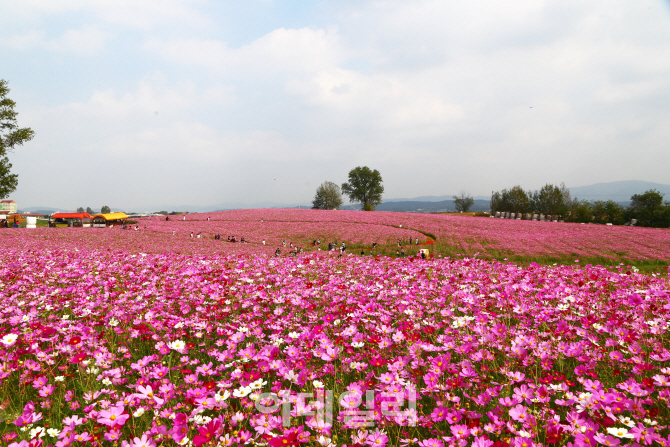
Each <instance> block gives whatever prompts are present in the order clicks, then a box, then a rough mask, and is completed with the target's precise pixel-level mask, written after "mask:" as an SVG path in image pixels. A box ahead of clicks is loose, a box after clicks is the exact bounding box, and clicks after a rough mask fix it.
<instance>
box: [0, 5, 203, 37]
mask: <svg viewBox="0 0 670 447" xmlns="http://www.w3.org/2000/svg"><path fill="white" fill-rule="evenodd" d="M198 6H202V3H200V2H194V1H189V0H142V1H135V0H96V1H89V0H21V1H15V2H6V4H4V5H3V19H0V23H2V22H3V21H8V23H9V22H14V23H16V22H24V23H26V22H27V23H35V22H37V21H39V20H40V19H42V18H44V17H48V18H49V19H50V20H54V19H57V18H58V17H59V16H62V15H65V14H68V15H72V14H75V13H87V14H92V15H94V16H95V17H96V18H97V20H99V21H101V22H104V23H112V24H119V25H124V26H129V27H132V28H137V29H143V30H150V29H152V28H155V27H157V26H170V25H172V26H193V27H203V26H209V25H210V23H211V22H210V20H209V19H208V18H207V16H206V14H204V13H202V12H200V11H199V10H198V9H197V7H198Z"/></svg>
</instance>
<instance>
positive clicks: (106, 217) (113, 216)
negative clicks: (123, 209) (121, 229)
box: [91, 213, 128, 227]
mask: <svg viewBox="0 0 670 447" xmlns="http://www.w3.org/2000/svg"><path fill="white" fill-rule="evenodd" d="M126 219H128V216H127V215H126V213H105V214H96V215H95V216H92V217H91V221H92V222H93V223H92V226H94V227H107V226H112V225H114V224H117V225H120V224H122V223H123V221H125V220H126Z"/></svg>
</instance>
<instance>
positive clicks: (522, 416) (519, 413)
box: [509, 405, 529, 422]
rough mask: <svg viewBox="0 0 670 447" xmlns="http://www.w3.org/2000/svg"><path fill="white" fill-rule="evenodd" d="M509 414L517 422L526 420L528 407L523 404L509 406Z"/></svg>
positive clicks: (527, 418)
mask: <svg viewBox="0 0 670 447" xmlns="http://www.w3.org/2000/svg"><path fill="white" fill-rule="evenodd" d="M509 415H510V417H511V418H512V419H514V420H515V421H518V422H527V421H528V420H529V417H528V408H526V407H524V406H523V405H517V406H516V407H514V408H511V409H510V410H509Z"/></svg>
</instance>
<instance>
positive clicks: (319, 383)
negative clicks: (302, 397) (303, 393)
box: [312, 380, 324, 388]
mask: <svg viewBox="0 0 670 447" xmlns="http://www.w3.org/2000/svg"><path fill="white" fill-rule="evenodd" d="M312 384H313V385H314V388H323V386H324V385H323V382H320V381H318V380H314V381H313V382H312Z"/></svg>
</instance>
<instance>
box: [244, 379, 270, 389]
mask: <svg viewBox="0 0 670 447" xmlns="http://www.w3.org/2000/svg"><path fill="white" fill-rule="evenodd" d="M267 384H268V383H267V381H265V380H263V379H258V380H256V381H254V382H251V383H250V384H249V385H247V386H248V387H249V388H251V389H252V390H260V389H261V388H263V385H267Z"/></svg>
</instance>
